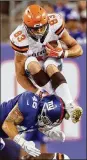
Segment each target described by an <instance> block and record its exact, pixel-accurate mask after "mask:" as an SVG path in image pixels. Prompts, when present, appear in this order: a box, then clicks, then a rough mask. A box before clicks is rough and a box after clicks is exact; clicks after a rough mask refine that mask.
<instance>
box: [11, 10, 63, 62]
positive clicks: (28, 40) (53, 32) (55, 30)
mask: <svg viewBox="0 0 87 160" xmlns="http://www.w3.org/2000/svg"><path fill="white" fill-rule="evenodd" d="M48 17H49V29H48V33H47V34H46V36H45V37H44V39H43V41H40V40H35V39H33V38H32V37H31V36H30V35H29V34H28V33H27V30H26V28H25V25H24V24H21V25H19V26H18V27H17V28H16V29H15V30H14V31H13V32H12V34H11V35H10V41H11V46H12V48H13V49H14V50H15V51H17V52H19V53H20V54H23V55H25V56H35V57H36V58H37V59H38V60H43V57H44V56H45V54H46V53H45V44H46V43H48V42H50V41H53V40H57V41H58V40H59V38H60V37H61V35H62V34H63V32H64V22H63V19H62V17H61V16H60V15H59V14H55V13H53V14H49V15H48ZM58 44H59V45H60V43H59V41H58Z"/></svg>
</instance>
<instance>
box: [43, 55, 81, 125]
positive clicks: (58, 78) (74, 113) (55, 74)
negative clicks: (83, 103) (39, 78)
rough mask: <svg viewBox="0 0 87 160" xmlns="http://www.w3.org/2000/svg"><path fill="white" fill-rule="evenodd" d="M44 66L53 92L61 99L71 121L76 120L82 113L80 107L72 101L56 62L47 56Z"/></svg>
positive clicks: (74, 121)
mask: <svg viewBox="0 0 87 160" xmlns="http://www.w3.org/2000/svg"><path fill="white" fill-rule="evenodd" d="M44 68H45V71H46V72H47V74H48V76H49V77H50V78H51V84H52V87H53V88H54V90H55V93H56V94H57V95H58V96H59V97H61V98H62V99H63V101H64V103H65V106H66V110H67V111H68V113H69V114H70V116H71V118H72V122H73V123H76V122H78V121H79V120H80V117H81V115H82V108H81V107H79V106H76V105H75V104H74V103H73V100H72V96H71V94H70V91H69V87H68V84H67V81H66V79H65V77H64V76H63V74H62V73H61V72H60V71H59V70H58V63H57V62H56V61H55V60H52V59H51V58H49V59H47V61H45V63H44Z"/></svg>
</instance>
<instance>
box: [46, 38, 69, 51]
mask: <svg viewBox="0 0 87 160" xmlns="http://www.w3.org/2000/svg"><path fill="white" fill-rule="evenodd" d="M49 44H50V45H51V46H52V47H54V48H56V47H60V45H61V47H62V48H63V50H67V49H68V47H67V45H66V44H65V43H64V42H63V41H60V40H59V43H58V41H57V40H53V41H50V42H49Z"/></svg>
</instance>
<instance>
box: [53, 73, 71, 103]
mask: <svg viewBox="0 0 87 160" xmlns="http://www.w3.org/2000/svg"><path fill="white" fill-rule="evenodd" d="M51 80H52V81H51V84H52V87H53V88H54V90H55V93H56V95H57V96H59V97H61V98H62V99H63V101H64V103H65V105H67V104H68V103H71V102H72V101H73V100H72V97H71V94H70V91H69V87H68V84H67V82H66V79H65V77H64V76H63V75H62V74H61V73H60V72H56V73H54V74H53V75H52V76H51Z"/></svg>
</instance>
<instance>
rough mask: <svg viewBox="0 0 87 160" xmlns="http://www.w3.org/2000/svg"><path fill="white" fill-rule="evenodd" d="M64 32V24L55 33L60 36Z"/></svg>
mask: <svg viewBox="0 0 87 160" xmlns="http://www.w3.org/2000/svg"><path fill="white" fill-rule="evenodd" d="M63 30H64V23H63V24H62V26H61V27H60V28H59V29H58V30H57V31H56V32H55V33H56V34H57V35H59V34H60V33H61V32H62V31H63Z"/></svg>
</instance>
